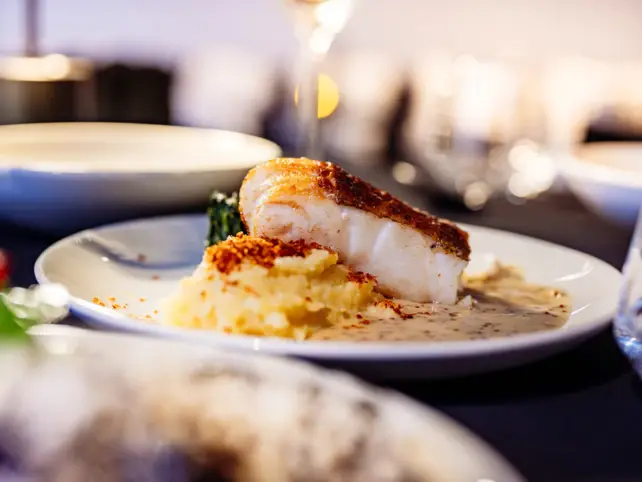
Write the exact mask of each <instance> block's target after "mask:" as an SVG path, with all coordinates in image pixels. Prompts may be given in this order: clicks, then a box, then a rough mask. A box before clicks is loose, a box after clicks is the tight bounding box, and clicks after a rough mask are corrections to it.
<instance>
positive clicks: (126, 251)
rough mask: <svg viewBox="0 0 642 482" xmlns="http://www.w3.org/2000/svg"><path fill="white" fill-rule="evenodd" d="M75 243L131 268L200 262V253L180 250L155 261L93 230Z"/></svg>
mask: <svg viewBox="0 0 642 482" xmlns="http://www.w3.org/2000/svg"><path fill="white" fill-rule="evenodd" d="M76 243H77V244H78V245H79V246H81V247H83V248H85V249H88V250H91V251H93V252H94V253H97V254H99V255H100V256H103V257H105V258H107V259H108V260H109V261H112V262H116V263H118V264H122V265H124V266H129V267H133V268H146V269H152V270H154V269H155V270H164V269H177V268H187V267H191V266H195V265H197V264H198V263H199V262H200V254H201V253H194V252H191V251H190V252H189V253H187V252H181V253H180V256H179V257H177V258H174V259H168V260H163V261H155V260H153V259H151V260H150V259H149V258H148V257H146V256H145V255H144V254H142V253H140V252H137V251H136V250H133V249H132V248H130V247H128V246H126V245H124V244H122V243H119V242H117V241H114V240H112V239H106V238H104V237H103V236H101V235H100V234H98V233H96V232H95V231H87V232H86V233H84V234H83V235H82V236H81V237H80V238H78V239H77V241H76Z"/></svg>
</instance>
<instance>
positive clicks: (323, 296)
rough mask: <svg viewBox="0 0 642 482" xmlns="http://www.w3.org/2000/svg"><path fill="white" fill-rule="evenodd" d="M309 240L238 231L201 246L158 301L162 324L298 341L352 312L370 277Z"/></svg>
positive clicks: (370, 290) (369, 291)
mask: <svg viewBox="0 0 642 482" xmlns="http://www.w3.org/2000/svg"><path fill="white" fill-rule="evenodd" d="M337 262H338V256H337V254H336V253H334V252H333V251H331V250H329V249H327V248H324V247H322V246H319V245H317V244H315V243H305V242H303V241H294V242H289V243H285V242H283V241H280V240H277V239H267V238H259V237H252V236H245V235H240V234H239V235H237V236H236V237H233V238H229V239H227V240H226V241H223V242H222V243H219V244H217V245H214V246H211V247H210V248H208V249H207V250H206V251H205V254H204V256H203V261H202V262H201V264H200V265H199V266H198V268H197V269H196V271H195V272H194V274H192V276H190V277H188V278H185V279H183V280H182V281H181V283H180V287H179V290H178V292H177V293H176V294H174V295H173V296H172V297H171V298H170V299H168V300H167V301H166V303H165V305H164V306H163V310H162V311H163V317H162V319H161V322H163V323H166V324H171V325H178V326H182V327H189V328H202V329H209V330H216V331H221V332H225V333H240V334H248V335H265V336H281V337H288V338H296V339H304V338H306V337H308V336H309V335H310V334H311V333H313V332H314V331H316V330H318V329H321V328H324V327H328V326H331V325H334V324H337V323H340V322H342V321H345V320H346V319H348V318H350V317H352V316H354V315H355V314H356V312H358V311H359V310H361V309H364V308H366V307H367V306H368V305H369V304H370V303H371V302H372V301H373V300H374V299H375V296H376V295H375V293H374V289H375V287H376V281H375V279H374V278H373V277H372V276H370V275H366V274H362V273H355V272H353V271H351V270H350V269H349V268H347V267H345V266H343V265H340V264H337Z"/></svg>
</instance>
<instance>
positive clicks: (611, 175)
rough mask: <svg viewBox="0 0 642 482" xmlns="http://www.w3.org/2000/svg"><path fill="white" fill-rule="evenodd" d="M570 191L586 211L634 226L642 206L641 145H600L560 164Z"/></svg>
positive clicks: (594, 145) (576, 154)
mask: <svg viewBox="0 0 642 482" xmlns="http://www.w3.org/2000/svg"><path fill="white" fill-rule="evenodd" d="M560 174H561V175H562V177H563V178H564V180H565V181H566V184H567V185H568V187H569V189H570V190H571V191H572V192H573V193H574V194H575V195H576V196H577V197H578V198H579V199H580V200H581V201H582V202H583V203H584V204H586V206H587V207H589V208H590V209H592V210H593V211H595V212H596V213H598V214H600V215H602V216H604V217H606V218H608V219H611V220H612V221H615V222H616V223H618V224H620V225H623V226H633V225H634V224H635V221H636V219H637V214H638V210H639V208H640V206H642V142H600V143H595V144H587V145H586V146H582V147H581V148H579V149H578V150H577V151H576V153H575V155H574V156H568V157H566V158H565V159H563V160H562V162H561V163H560Z"/></svg>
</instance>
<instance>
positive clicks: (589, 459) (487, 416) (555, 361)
mask: <svg viewBox="0 0 642 482" xmlns="http://www.w3.org/2000/svg"><path fill="white" fill-rule="evenodd" d="M374 182H375V183H377V180H376V179H374ZM384 182H385V180H384ZM384 182H379V183H378V184H380V185H381V184H383V186H382V187H388V188H389V190H391V191H392V192H393V193H394V194H397V195H401V196H403V197H404V198H406V199H407V200H408V201H410V202H412V203H413V204H415V205H417V206H422V207H431V206H430V204H429V202H428V200H427V199H425V198H424V197H423V195H422V194H421V192H420V191H419V190H416V191H411V190H409V189H406V188H403V187H401V186H392V187H389V186H386V185H385V183H384ZM432 208H433V209H436V210H437V211H438V214H441V215H445V216H449V217H451V218H453V219H455V220H457V221H461V222H469V223H472V224H480V225H486V226H491V227H495V228H500V229H506V230H509V231H514V232H519V233H523V234H528V235H531V236H535V237H538V238H542V239H546V240H549V241H553V242H556V243H559V244H562V245H565V246H569V247H571V248H575V249H578V250H581V251H584V252H587V253H590V254H592V255H595V256H597V257H599V258H602V259H604V260H605V261H607V262H608V263H611V264H613V265H614V266H616V267H617V268H620V267H621V266H622V263H623V261H624V256H625V254H626V249H627V246H628V242H629V238H630V235H631V233H630V231H628V230H626V229H622V228H618V227H614V226H612V225H610V224H608V223H607V222H605V221H603V220H601V219H599V218H597V217H596V216H594V215H592V214H590V213H588V212H587V211H586V210H585V209H584V208H583V207H581V206H580V205H579V203H578V202H577V201H576V200H575V199H574V198H572V197H570V196H568V195H548V196H545V197H543V198H542V199H538V200H535V201H531V202H528V203H526V204H525V205H523V206H514V205H511V204H509V203H507V202H504V201H502V202H496V203H493V204H491V205H490V206H489V207H488V208H487V209H486V210H485V211H483V212H481V213H474V214H473V213H465V212H457V211H456V210H451V209H447V208H443V207H442V208H439V207H435V206H432ZM53 241H55V238H54V237H52V236H48V235H46V234H41V233H40V234H39V233H36V232H32V231H29V230H27V229H24V228H19V227H16V226H13V225H8V224H1V223H0V246H1V247H2V248H5V249H7V250H8V251H10V253H11V254H12V258H13V262H14V276H13V279H14V282H15V283H16V284H20V285H29V284H31V283H34V282H35V280H34V277H33V264H34V262H35V260H36V258H37V256H38V254H39V253H40V252H41V251H42V250H43V249H44V248H46V247H47V246H48V245H49V244H50V243H52V242H53ZM389 387H390V388H393V389H395V390H398V391H401V392H403V393H405V394H407V395H409V396H410V397H413V398H415V399H417V400H419V401H421V402H423V403H427V404H430V405H432V406H434V407H437V408H438V409H440V410H442V411H443V412H445V413H446V414H448V415H450V416H451V417H453V418H454V419H455V420H457V421H459V422H461V423H462V424H464V425H465V426H467V427H469V428H470V429H472V430H473V431H474V432H475V433H477V434H478V435H480V436H481V437H482V438H484V439H485V440H487V441H488V442H489V443H490V444H492V445H493V446H494V447H495V448H496V449H497V450H498V451H500V452H501V453H502V454H504V455H505V456H506V458H507V459H508V460H509V461H510V462H512V463H513V464H514V465H515V466H516V467H517V468H518V469H519V470H520V471H521V472H522V473H523V474H524V475H525V476H526V477H527V479H528V480H531V481H543V482H554V481H565V482H571V481H583V482H589V481H605V482H621V481H642V457H641V458H640V460H638V458H637V454H638V451H639V450H641V449H642V402H641V400H640V397H641V395H642V390H641V388H640V387H641V385H640V381H639V380H638V379H637V378H636V376H635V375H634V373H633V372H632V371H631V369H630V368H629V365H628V364H627V362H626V360H625V359H624V358H623V356H621V355H620V353H619V352H618V350H617V347H616V345H615V343H614V342H613V339H612V336H611V333H610V331H609V330H607V331H605V332H603V333H601V334H600V335H598V336H596V337H594V338H593V339H591V340H590V341H588V342H586V343H585V344H584V345H582V346H580V347H578V348H576V349H574V350H573V351H570V352H567V353H565V354H562V355H559V356H556V357H554V358H550V359H548V360H546V361H542V362H539V363H535V364H532V365H529V366H525V367H521V368H517V369H512V370H509V371H505V372H501V373H493V374H488V375H482V376H474V377H469V378H462V379H451V380H445V381H439V382H412V383H404V384H391V385H389Z"/></svg>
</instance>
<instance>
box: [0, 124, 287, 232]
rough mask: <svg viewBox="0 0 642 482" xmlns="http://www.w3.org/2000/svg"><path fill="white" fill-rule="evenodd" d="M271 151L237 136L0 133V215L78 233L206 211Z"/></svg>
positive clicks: (139, 130) (55, 129) (132, 129)
mask: <svg viewBox="0 0 642 482" xmlns="http://www.w3.org/2000/svg"><path fill="white" fill-rule="evenodd" d="M280 154H281V149H280V148H279V147H278V146H277V145H276V144H274V143H272V142H270V141H267V140H265V139H261V138H258V137H253V136H248V135H245V134H239V133H236V132H228V131H220V130H212V129H194V128H188V127H172V126H156V125H142V124H117V123H81V122H78V123H51V124H23V125H12V126H2V127H0V217H2V218H5V219H10V220H13V221H15V222H18V223H22V224H27V225H30V226H34V227H37V228H40V229H46V230H49V231H57V232H71V231H77V230H78V229H82V228H86V227H89V226H95V225H97V224H103V223H106V222H112V221H115V220H121V219H126V218H129V219H131V218H133V217H137V216H141V215H152V214H158V213H161V212H163V211H164V212H167V211H168V210H174V212H175V211H176V210H181V209H184V208H186V207H189V206H195V205H199V204H201V205H202V204H204V203H205V202H206V201H207V199H208V196H209V194H210V193H211V191H212V190H213V189H218V190H221V191H229V190H235V189H237V188H238V186H239V185H240V183H241V181H242V180H243V177H244V176H245V174H246V173H247V171H248V169H250V168H251V167H253V166H254V165H256V164H258V163H260V162H263V161H267V160H269V159H272V158H274V157H278V156H279V155H280Z"/></svg>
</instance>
